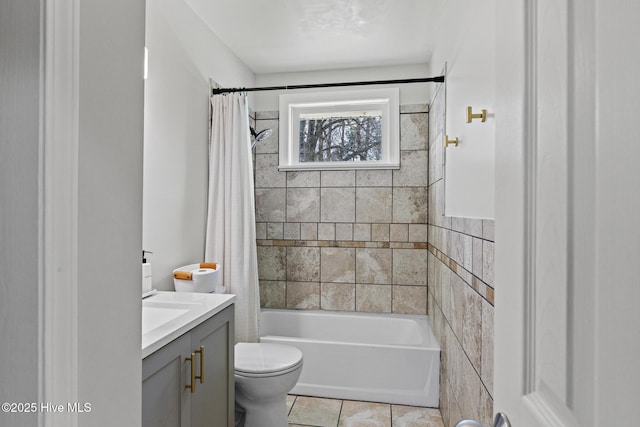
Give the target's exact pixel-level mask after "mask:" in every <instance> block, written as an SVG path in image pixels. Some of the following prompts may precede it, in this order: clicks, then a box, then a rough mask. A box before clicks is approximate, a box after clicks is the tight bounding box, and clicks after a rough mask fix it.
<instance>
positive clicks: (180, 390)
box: [142, 334, 191, 427]
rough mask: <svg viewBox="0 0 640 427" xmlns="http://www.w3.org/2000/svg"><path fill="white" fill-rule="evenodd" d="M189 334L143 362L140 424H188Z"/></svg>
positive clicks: (162, 426) (149, 426)
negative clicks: (187, 358) (186, 387)
mask: <svg viewBox="0 0 640 427" xmlns="http://www.w3.org/2000/svg"><path fill="white" fill-rule="evenodd" d="M189 355H191V336H190V335H189V334H186V335H183V336H181V337H180V338H178V339H176V340H174V341H172V342H171V343H169V344H167V345H166V346H164V347H163V348H161V349H160V350H158V351H156V352H155V353H153V354H151V355H149V356H148V357H146V358H145V359H144V360H143V361H142V426H143V427H188V426H190V425H191V413H190V411H189V408H190V405H191V392H190V390H188V389H185V385H186V384H187V383H185V381H190V380H191V376H190V372H191V366H190V365H189V363H190V362H189V361H185V358H186V357H188V356H189Z"/></svg>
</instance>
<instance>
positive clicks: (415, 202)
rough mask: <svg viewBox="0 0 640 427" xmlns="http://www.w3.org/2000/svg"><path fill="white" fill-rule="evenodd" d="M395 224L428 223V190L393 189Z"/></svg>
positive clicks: (413, 188) (411, 188) (421, 188)
mask: <svg viewBox="0 0 640 427" xmlns="http://www.w3.org/2000/svg"><path fill="white" fill-rule="evenodd" d="M393 222H394V223H426V222H427V189H426V187H394V188H393Z"/></svg>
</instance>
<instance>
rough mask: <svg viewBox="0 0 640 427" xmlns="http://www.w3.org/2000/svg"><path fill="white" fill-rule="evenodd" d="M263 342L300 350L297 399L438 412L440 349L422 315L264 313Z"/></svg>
mask: <svg viewBox="0 0 640 427" xmlns="http://www.w3.org/2000/svg"><path fill="white" fill-rule="evenodd" d="M260 329H261V334H260V335H261V337H260V341H261V342H271V343H281V344H288V345H293V346H295V347H297V348H299V349H300V350H301V351H302V354H303V367H302V374H301V375H300V379H299V380H298V384H297V385H296V386H295V388H294V389H293V390H292V391H291V393H292V394H301V395H307V396H318V397H331V398H337V399H349V400H365V401H372V402H384V403H395V404H402V405H416V406H429V407H438V396H439V372H440V346H439V345H438V342H437V341H436V339H435V337H434V335H433V332H432V331H431V328H430V324H429V318H428V317H427V316H420V315H398V314H371V313H351V312H335V311H303V310H275V309H263V310H262V316H261V323H260Z"/></svg>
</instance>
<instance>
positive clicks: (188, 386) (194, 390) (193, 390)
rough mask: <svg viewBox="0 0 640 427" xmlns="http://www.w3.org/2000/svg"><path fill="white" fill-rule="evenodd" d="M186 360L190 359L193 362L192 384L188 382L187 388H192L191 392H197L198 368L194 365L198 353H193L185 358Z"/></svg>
mask: <svg viewBox="0 0 640 427" xmlns="http://www.w3.org/2000/svg"><path fill="white" fill-rule="evenodd" d="M185 360H188V361H189V362H190V363H191V384H187V385H185V386H184V388H185V389H187V388H188V389H190V390H191V393H195V392H196V368H195V366H194V363H195V361H196V354H195V353H191V356H190V357H187V358H185Z"/></svg>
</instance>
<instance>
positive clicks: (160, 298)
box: [142, 291, 236, 359]
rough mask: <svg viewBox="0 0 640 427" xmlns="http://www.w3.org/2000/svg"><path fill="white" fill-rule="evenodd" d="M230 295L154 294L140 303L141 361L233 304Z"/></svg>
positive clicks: (232, 297)
mask: <svg viewBox="0 0 640 427" xmlns="http://www.w3.org/2000/svg"><path fill="white" fill-rule="evenodd" d="M235 299H236V296H235V295H232V294H202V293H188V292H162V291H161V292H157V293H155V294H154V295H152V296H150V297H147V298H145V299H143V300H142V358H143V359H144V358H145V357H147V356H149V355H150V354H151V353H153V352H155V351H156V350H158V349H159V348H162V347H164V346H165V345H167V344H168V343H170V342H171V341H173V340H174V339H176V338H178V337H179V336H181V335H182V334H184V333H186V332H188V331H189V330H191V329H192V328H194V327H195V326H197V325H199V324H200V323H202V322H204V321H205V320H207V319H209V318H210V317H212V316H214V315H215V314H216V313H219V312H221V311H222V310H224V309H225V308H227V307H228V306H230V305H231V304H233V303H234V301H235Z"/></svg>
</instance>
